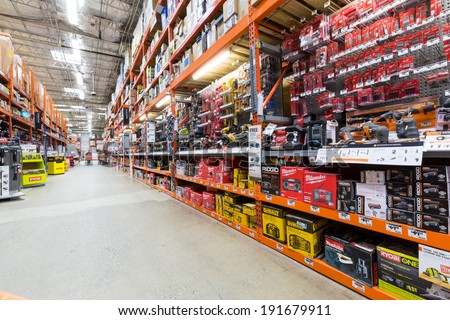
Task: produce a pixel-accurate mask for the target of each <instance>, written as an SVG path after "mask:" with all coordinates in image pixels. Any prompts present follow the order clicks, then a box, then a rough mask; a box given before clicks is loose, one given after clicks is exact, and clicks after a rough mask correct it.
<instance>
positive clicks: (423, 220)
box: [415, 213, 450, 234]
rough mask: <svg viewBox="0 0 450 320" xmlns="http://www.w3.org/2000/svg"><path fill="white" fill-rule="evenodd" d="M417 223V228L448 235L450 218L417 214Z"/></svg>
mask: <svg viewBox="0 0 450 320" xmlns="http://www.w3.org/2000/svg"><path fill="white" fill-rule="evenodd" d="M415 223H416V227H417V228H421V229H425V230H429V231H434V232H439V233H443V234H448V229H449V227H450V225H449V218H448V217H441V216H437V215H433V214H423V213H416V222H415Z"/></svg>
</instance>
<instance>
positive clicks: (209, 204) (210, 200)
mask: <svg viewBox="0 0 450 320" xmlns="http://www.w3.org/2000/svg"><path fill="white" fill-rule="evenodd" d="M202 207H203V208H206V209H208V210H211V211H215V210H216V200H215V195H214V193H210V192H203V199H202Z"/></svg>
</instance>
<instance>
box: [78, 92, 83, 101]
mask: <svg viewBox="0 0 450 320" xmlns="http://www.w3.org/2000/svg"><path fill="white" fill-rule="evenodd" d="M78 96H79V97H80V100H84V91H80V92H79V94H78Z"/></svg>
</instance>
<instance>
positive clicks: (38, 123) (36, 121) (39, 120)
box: [34, 112, 42, 130]
mask: <svg viewBox="0 0 450 320" xmlns="http://www.w3.org/2000/svg"><path fill="white" fill-rule="evenodd" d="M41 128H42V118H41V113H40V112H35V113H34V129H36V130H39V129H41Z"/></svg>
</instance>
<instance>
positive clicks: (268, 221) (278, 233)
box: [262, 205, 286, 243]
mask: <svg viewBox="0 0 450 320" xmlns="http://www.w3.org/2000/svg"><path fill="white" fill-rule="evenodd" d="M262 229H263V234H264V235H265V236H267V237H269V238H272V239H274V240H276V241H278V242H281V243H286V210H284V209H283V208H278V207H273V206H267V205H263V206H262Z"/></svg>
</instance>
